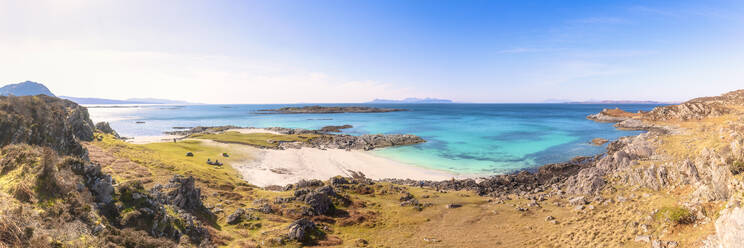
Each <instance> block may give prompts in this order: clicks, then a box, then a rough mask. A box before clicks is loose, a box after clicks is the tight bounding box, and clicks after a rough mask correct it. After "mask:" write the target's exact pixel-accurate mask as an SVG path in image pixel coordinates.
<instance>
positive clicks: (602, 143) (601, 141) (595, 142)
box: [592, 138, 608, 146]
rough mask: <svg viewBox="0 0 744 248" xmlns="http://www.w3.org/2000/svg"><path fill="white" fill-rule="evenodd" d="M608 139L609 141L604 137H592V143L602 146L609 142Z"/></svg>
mask: <svg viewBox="0 0 744 248" xmlns="http://www.w3.org/2000/svg"><path fill="white" fill-rule="evenodd" d="M607 141H608V140H607V139H603V138H594V139H592V145H595V146H601V145H604V144H605V143H607Z"/></svg>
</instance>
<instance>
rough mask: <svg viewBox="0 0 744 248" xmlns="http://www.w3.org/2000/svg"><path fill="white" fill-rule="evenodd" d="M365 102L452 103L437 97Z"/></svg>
mask: <svg viewBox="0 0 744 248" xmlns="http://www.w3.org/2000/svg"><path fill="white" fill-rule="evenodd" d="M367 103H452V100H447V99H437V98H428V97H427V98H412V97H409V98H406V99H403V100H388V99H375V100H372V101H371V102H367Z"/></svg>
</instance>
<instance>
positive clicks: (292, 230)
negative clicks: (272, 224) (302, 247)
mask: <svg viewBox="0 0 744 248" xmlns="http://www.w3.org/2000/svg"><path fill="white" fill-rule="evenodd" d="M313 229H315V223H313V222H312V221H310V220H308V219H305V218H302V219H299V220H296V221H295V222H292V224H290V225H289V233H288V236H289V239H291V240H297V241H304V240H305V239H306V238H307V236H308V235H309V234H310V232H311V231H313Z"/></svg>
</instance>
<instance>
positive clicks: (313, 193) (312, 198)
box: [295, 186, 336, 215]
mask: <svg viewBox="0 0 744 248" xmlns="http://www.w3.org/2000/svg"><path fill="white" fill-rule="evenodd" d="M333 196H336V192H335V191H333V188H331V187H330V186H323V187H320V188H317V189H315V190H308V189H300V190H297V191H295V197H296V199H297V200H299V201H302V202H305V203H306V204H307V205H309V206H310V213H309V214H310V215H325V214H328V213H329V212H330V211H331V210H333V208H334V206H333V201H332V200H331V197H333Z"/></svg>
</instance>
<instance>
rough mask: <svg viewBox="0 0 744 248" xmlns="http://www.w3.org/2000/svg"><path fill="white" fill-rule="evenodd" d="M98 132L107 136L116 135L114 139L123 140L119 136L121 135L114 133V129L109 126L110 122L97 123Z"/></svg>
mask: <svg viewBox="0 0 744 248" xmlns="http://www.w3.org/2000/svg"><path fill="white" fill-rule="evenodd" d="M96 130H98V131H100V132H102V133H105V134H111V135H114V137H116V138H117V139H119V138H121V137H120V136H119V133H117V132H116V131H114V129H113V128H111V125H109V123H108V122H105V121H103V122H99V123H96Z"/></svg>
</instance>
